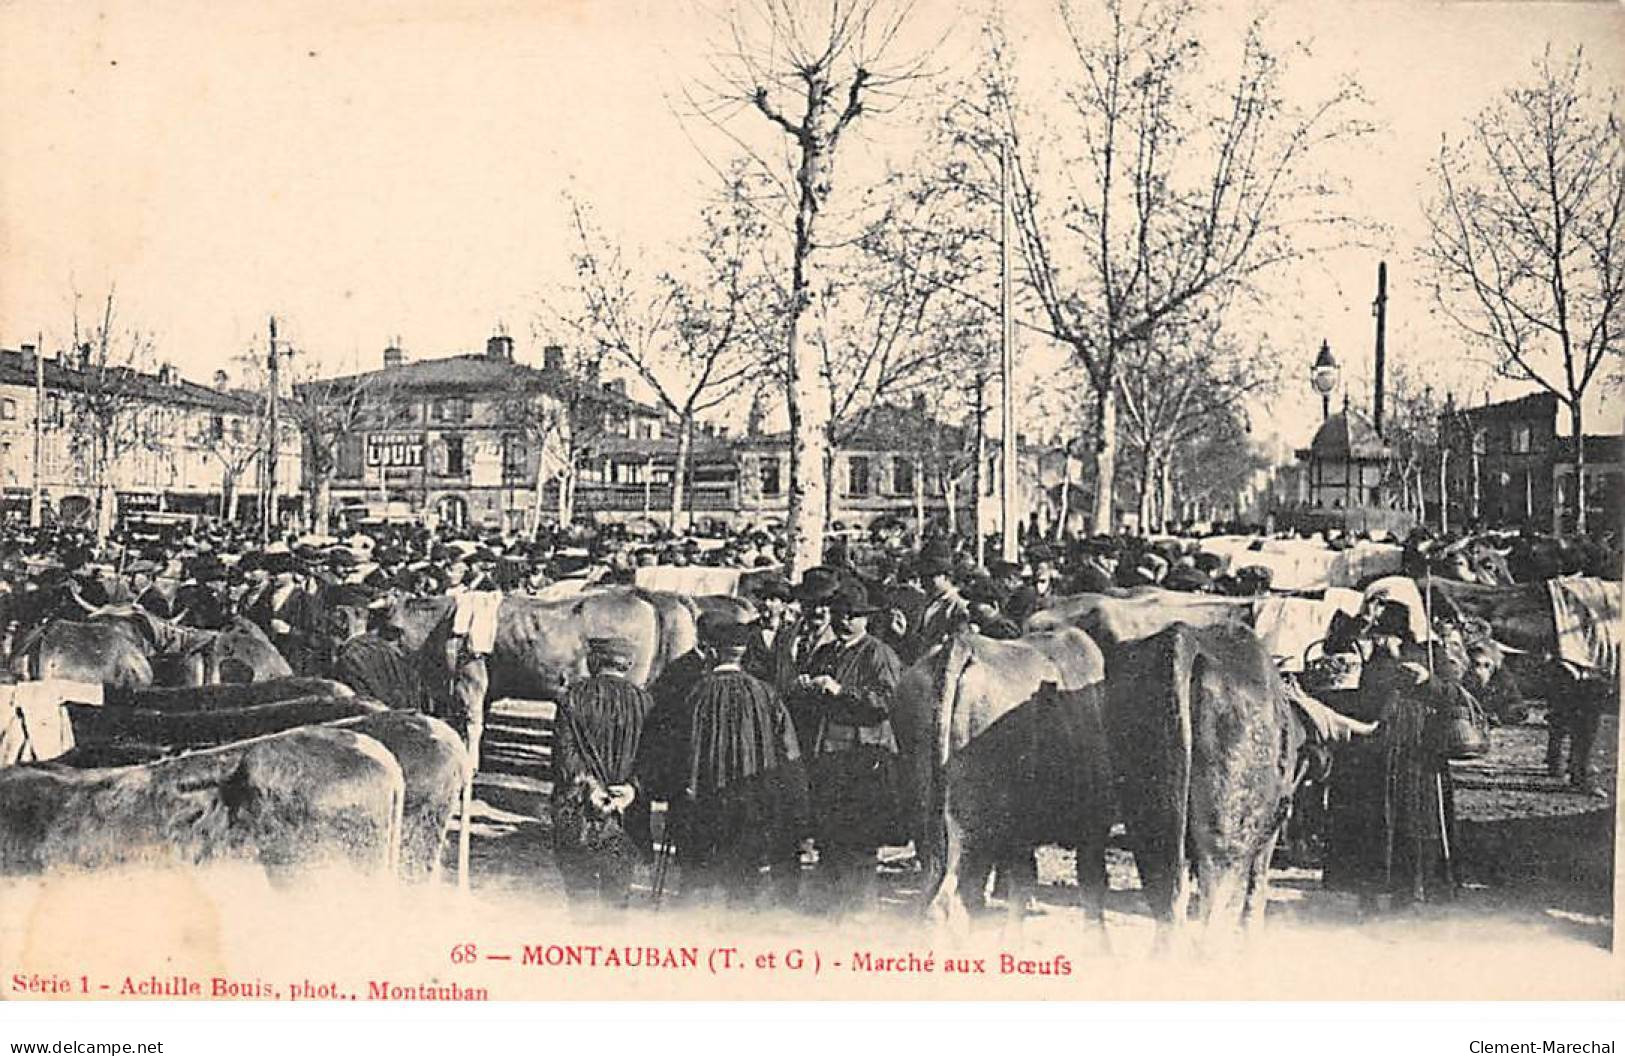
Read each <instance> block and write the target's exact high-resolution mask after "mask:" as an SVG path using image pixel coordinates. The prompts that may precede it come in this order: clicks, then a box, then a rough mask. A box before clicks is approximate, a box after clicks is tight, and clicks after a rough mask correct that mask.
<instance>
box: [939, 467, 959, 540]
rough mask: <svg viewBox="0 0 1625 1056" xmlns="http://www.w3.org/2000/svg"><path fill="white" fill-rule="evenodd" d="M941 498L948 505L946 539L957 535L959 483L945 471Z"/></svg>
mask: <svg viewBox="0 0 1625 1056" xmlns="http://www.w3.org/2000/svg"><path fill="white" fill-rule="evenodd" d="M942 497H943V499H944V501H946V502H947V503H948V538H950V539H952V538H953V537H954V536H956V535H958V534H959V482H958V481H957V480H955V479H954V478H953V477H952V476H951V475H949V473H948V472H947V471H944V473H943V475H942Z"/></svg>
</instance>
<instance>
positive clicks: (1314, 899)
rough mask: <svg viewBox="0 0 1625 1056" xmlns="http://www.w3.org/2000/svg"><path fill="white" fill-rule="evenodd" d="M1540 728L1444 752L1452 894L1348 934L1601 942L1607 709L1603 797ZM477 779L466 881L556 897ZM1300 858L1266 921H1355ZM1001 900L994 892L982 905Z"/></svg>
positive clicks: (531, 818)
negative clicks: (1563, 766)
mask: <svg viewBox="0 0 1625 1056" xmlns="http://www.w3.org/2000/svg"><path fill="white" fill-rule="evenodd" d="M1546 737H1547V730H1546V727H1545V725H1544V722H1543V721H1542V720H1541V719H1540V718H1539V717H1538V716H1537V717H1535V718H1534V719H1532V720H1531V721H1530V722H1529V723H1528V724H1525V725H1522V726H1513V727H1500V728H1497V729H1496V730H1494V731H1493V738H1492V750H1491V753H1490V755H1489V756H1488V757H1486V758H1485V759H1482V760H1475V761H1472V762H1465V763H1453V764H1451V765H1452V771H1453V774H1454V777H1455V782H1456V789H1457V792H1456V804H1457V813H1458V821H1459V824H1458V839H1459V846H1457V847H1455V848H1454V854H1455V861H1456V875H1457V878H1458V881H1459V882H1460V894H1459V896H1458V898H1457V899H1456V900H1455V901H1454V902H1453V903H1450V904H1445V905H1433V906H1425V907H1421V908H1419V909H1415V910H1410V911H1407V912H1406V913H1405V914H1403V915H1401V916H1396V917H1394V918H1393V919H1391V920H1387V919H1384V920H1378V921H1376V922H1371V921H1366V922H1364V923H1363V924H1362V927H1363V929H1364V930H1363V931H1362V934H1367V935H1369V934H1377V935H1379V936H1380V935H1382V934H1384V929H1391V932H1392V935H1393V936H1394V937H1396V938H1399V939H1403V937H1404V936H1405V935H1407V934H1410V933H1413V932H1414V931H1415V929H1417V928H1418V927H1423V928H1429V927H1437V928H1439V929H1442V930H1443V931H1444V932H1445V933H1452V932H1453V931H1455V930H1459V929H1461V928H1462V927H1464V926H1465V927H1469V928H1471V929H1473V930H1474V931H1475V932H1476V931H1482V930H1483V922H1487V921H1491V920H1493V921H1494V923H1495V926H1496V927H1497V928H1501V929H1511V932H1510V933H1516V934H1518V935H1527V934H1534V935H1538V936H1544V937H1549V938H1551V939H1553V940H1557V941H1559V942H1562V943H1573V942H1576V941H1577V942H1579V943H1581V944H1583V945H1585V946H1588V947H1592V948H1601V949H1607V948H1609V947H1610V945H1611V943H1612V936H1613V860H1614V859H1613V844H1614V795H1613V790H1614V789H1615V787H1616V775H1617V755H1618V752H1617V748H1618V724H1617V720H1616V718H1615V717H1613V716H1609V717H1607V718H1605V720H1604V723H1603V728H1602V731H1601V733H1600V734H1599V736H1598V743H1597V750H1596V753H1595V757H1594V758H1595V768H1596V771H1597V776H1598V783H1599V785H1600V786H1601V787H1603V788H1605V789H1608V790H1609V795H1608V796H1607V797H1606V798H1600V797H1593V796H1589V795H1583V794H1579V793H1575V792H1571V791H1569V790H1567V788H1566V787H1565V786H1564V784H1563V782H1562V781H1561V780H1559V779H1555V778H1549V777H1547V776H1546V770H1545V750H1546ZM477 787H480V788H481V794H480V796H479V798H478V799H477V800H476V802H475V810H474V822H473V825H472V827H471V851H472V855H471V863H472V868H471V873H472V877H473V886H474V889H475V891H476V893H478V892H479V891H481V890H486V891H490V892H491V893H492V894H493V895H500V896H501V897H504V898H507V897H519V898H522V899H525V900H527V901H528V900H535V901H536V902H538V903H544V904H551V905H554V906H557V905H559V904H560V903H562V901H563V899H564V891H563V888H562V885H561V883H560V880H559V877H558V873H557V870H556V869H555V868H554V865H553V860H552V858H553V856H552V851H551V846H550V839H549V833H548V830H547V827H546V824H545V821H544V820H541V818H543V817H545V813H546V812H545V809H542V808H543V804H542V802H541V801H540V799H539V798H534V797H526V796H523V795H516V794H514V793H513V792H512V791H511V790H505V789H493V788H486V787H484V786H477ZM454 836H455V834H454ZM453 846H455V839H454V840H453ZM1312 857H1313V856H1312V854H1311V855H1310V860H1300V861H1296V862H1291V861H1288V860H1287V856H1286V855H1285V854H1283V855H1281V856H1278V858H1277V868H1275V869H1273V870H1272V873H1271V876H1272V891H1271V900H1270V909H1269V916H1270V920H1271V921H1272V922H1273V923H1274V924H1275V925H1277V926H1286V927H1292V926H1295V925H1304V926H1310V927H1315V926H1332V927H1352V926H1354V925H1355V924H1356V923H1357V922H1359V921H1360V918H1358V917H1357V915H1356V912H1355V910H1356V907H1355V904H1354V900H1353V899H1352V898H1351V897H1349V896H1345V895H1342V894H1338V893H1333V892H1329V891H1326V890H1324V889H1323V888H1322V887H1321V884H1320V869H1319V867H1318V864H1317V863H1316V862H1314V861H1313V860H1312ZM881 859H882V864H881V875H882V892H883V906H884V911H885V913H886V915H887V916H888V917H889V918H890V919H891V921H892V922H893V923H895V924H897V925H898V926H906V925H907V922H908V921H910V920H911V919H913V915H914V914H915V913H917V909H916V906H917V903H918V898H919V873H918V869H917V868H916V866H915V864H914V861H913V856H912V853H911V851H910V850H909V849H908V848H888V849H884V850H883V851H882V854H881ZM652 874H653V869H652V867H651V866H650V865H643V866H640V867H639V868H638V871H637V874H636V885H635V893H634V904H635V905H637V906H641V907H642V908H645V909H647V908H650V907H651V906H652V901H653V900H652V881H653V876H652ZM815 875H816V870H815V868H812V867H808V868H807V869H805V871H804V874H803V878H802V879H803V891H804V893H810V892H811V891H812V890H813V889H814V885H815V879H814V878H815ZM1108 875H1109V879H1110V883H1111V892H1110V895H1109V898H1108V914H1107V922H1108V930H1109V931H1111V932H1114V933H1117V932H1121V933H1126V934H1130V935H1134V934H1137V933H1145V934H1149V931H1150V919H1149V917H1148V915H1147V913H1146V909H1145V905H1144V903H1143V901H1142V900H1141V899H1140V896H1139V879H1138V877H1137V876H1136V874H1135V871H1134V865H1133V858H1132V855H1131V854H1130V853H1129V851H1128V849H1127V847H1126V844H1125V843H1124V840H1123V837H1122V834H1121V831H1120V830H1119V831H1118V832H1117V833H1115V834H1114V840H1113V846H1112V848H1111V850H1110V851H1109V852H1108ZM1039 881H1040V890H1039V895H1038V898H1037V901H1036V904H1034V905H1032V906H1030V907H1029V909H1028V914H1027V916H1028V922H1027V925H1026V929H1027V932H1028V934H1035V933H1036V934H1037V935H1039V936H1042V935H1043V934H1044V932H1045V931H1046V930H1048V929H1049V928H1050V927H1052V926H1058V927H1062V928H1070V927H1073V926H1076V925H1078V924H1079V923H1080V922H1081V914H1080V913H1079V911H1078V908H1077V890H1076V885H1075V881H1074V879H1073V859H1072V854H1071V852H1069V851H1065V850H1062V849H1059V848H1045V849H1043V850H1042V851H1041V852H1040V853H1039ZM681 888H682V878H681V868H680V866H673V867H672V868H671V869H670V870H669V872H668V875H667V880H666V885H665V890H666V893H667V895H668V896H669V897H673V898H678V899H680V898H681ZM1001 908H1002V903H1001V902H999V901H998V899H997V898H995V899H994V900H993V901H992V903H991V909H993V910H995V911H997V910H999V909H1001ZM1002 916H1003V914H1002V913H990V914H989V917H990V918H995V917H1002ZM1530 929H1533V930H1532V931H1531V930H1530ZM1520 941H1522V940H1520ZM1119 945H1121V943H1119ZM1129 945H1130V946H1132V945H1133V942H1132V941H1131V942H1130V943H1129Z"/></svg>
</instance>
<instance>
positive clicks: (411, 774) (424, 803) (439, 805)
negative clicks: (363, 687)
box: [340, 711, 469, 879]
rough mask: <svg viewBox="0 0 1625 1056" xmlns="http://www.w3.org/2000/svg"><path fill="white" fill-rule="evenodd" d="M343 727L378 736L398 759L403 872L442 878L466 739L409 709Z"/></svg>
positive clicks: (465, 763) (463, 776)
mask: <svg viewBox="0 0 1625 1056" xmlns="http://www.w3.org/2000/svg"><path fill="white" fill-rule="evenodd" d="M340 725H341V726H342V727H343V728H344V729H348V730H353V731H355V732H356V733H361V734H365V735H366V736H368V737H371V738H373V739H374V740H377V741H378V742H379V743H381V744H382V745H383V746H384V747H385V748H388V749H389V751H390V753H391V754H392V755H394V756H395V759H396V761H397V762H399V763H400V765H401V771H402V773H403V774H404V775H405V779H406V799H405V804H404V814H403V823H402V826H401V874H402V875H403V876H405V877H406V878H408V879H424V878H428V879H435V878H438V877H439V876H440V863H441V858H442V855H443V853H444V851H445V847H446V834H447V832H448V831H449V830H450V827H451V816H452V812H453V811H455V810H456V809H457V806H458V803H459V801H460V798H461V793H462V790H463V785H464V784H465V783H466V782H467V780H468V776H469V774H468V769H469V756H468V752H467V750H466V749H465V748H464V747H463V741H462V738H460V737H458V736H457V732H456V731H455V730H453V729H452V728H451V727H450V726H448V725H446V724H445V723H444V722H441V721H440V720H439V719H434V718H430V717H429V716H427V715H419V714H416V713H414V712H409V711H385V712H382V713H380V714H376V715H369V716H366V717H364V718H360V719H354V720H351V721H349V722H345V723H342V724H340Z"/></svg>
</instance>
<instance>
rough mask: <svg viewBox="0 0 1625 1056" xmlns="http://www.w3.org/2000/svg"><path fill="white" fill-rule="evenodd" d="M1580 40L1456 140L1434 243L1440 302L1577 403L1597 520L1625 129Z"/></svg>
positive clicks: (1612, 350) (1613, 347)
mask: <svg viewBox="0 0 1625 1056" xmlns="http://www.w3.org/2000/svg"><path fill="white" fill-rule="evenodd" d="M1588 79H1589V70H1588V65H1587V63H1586V61H1585V58H1584V56H1583V55H1582V53H1581V52H1580V51H1578V50H1576V51H1575V53H1574V54H1573V55H1572V56H1571V57H1570V58H1569V59H1568V60H1567V61H1563V60H1560V59H1557V58H1555V57H1554V56H1553V55H1552V53H1551V51H1550V50H1548V51H1547V52H1546V53H1545V54H1543V55H1542V56H1541V58H1540V59H1538V60H1537V61H1536V62H1535V63H1534V73H1533V77H1532V78H1531V79H1530V80H1529V81H1528V82H1527V83H1524V84H1521V85H1518V86H1515V87H1512V88H1509V89H1507V90H1506V91H1505V92H1504V93H1502V95H1501V97H1500V98H1499V99H1498V100H1496V101H1495V102H1494V103H1492V104H1491V105H1490V106H1489V107H1488V108H1486V109H1485V110H1484V111H1483V112H1481V113H1480V114H1479V115H1478V116H1477V117H1476V118H1475V119H1474V120H1473V122H1472V123H1471V126H1470V127H1469V129H1468V132H1467V134H1466V136H1465V137H1463V138H1462V139H1461V140H1459V141H1457V142H1454V143H1452V142H1448V141H1447V142H1445V143H1444V144H1443V145H1442V146H1441V147H1440V149H1439V156H1438V158H1437V160H1436V161H1435V163H1434V175H1435V178H1436V180H1437V184H1438V186H1437V191H1436V193H1435V195H1434V198H1433V200H1432V201H1431V202H1430V203H1429V206H1428V209H1427V217H1428V224H1429V230H1430V235H1431V238H1430V240H1429V242H1428V244H1427V245H1426V246H1425V247H1424V249H1423V253H1424V256H1425V258H1426V260H1427V261H1428V263H1429V264H1430V265H1431V267H1432V271H1433V276H1434V290H1435V294H1436V299H1437V301H1438V304H1439V306H1440V309H1441V310H1442V311H1443V312H1444V313H1445V314H1446V315H1447V316H1448V317H1449V318H1450V319H1452V320H1453V321H1454V322H1455V323H1456V324H1457V325H1458V326H1459V327H1460V328H1461V329H1462V330H1463V331H1464V332H1465V333H1466V334H1467V335H1468V336H1469V338H1470V339H1471V340H1473V341H1474V342H1475V343H1476V344H1478V345H1479V346H1481V347H1483V348H1485V349H1487V350H1489V352H1490V353H1491V354H1492V355H1493V356H1494V359H1495V362H1496V365H1497V369H1498V371H1499V372H1500V373H1501V374H1503V375H1504V376H1506V377H1509V378H1514V379H1517V380H1520V381H1529V382H1533V383H1534V384H1536V385H1539V386H1540V387H1541V388H1543V389H1545V390H1546V391H1547V392H1550V393H1552V394H1553V395H1555V396H1556V397H1557V398H1558V399H1559V400H1560V401H1561V402H1562V403H1563V405H1564V406H1565V407H1567V408H1568V412H1569V425H1570V430H1571V432H1572V433H1573V434H1574V445H1575V469H1576V479H1575V486H1576V497H1577V502H1576V505H1577V508H1578V509H1577V520H1576V527H1577V529H1578V530H1579V531H1581V532H1584V531H1585V530H1586V502H1585V442H1584V438H1585V428H1584V426H1585V412H1584V409H1583V403H1584V400H1585V396H1586V393H1587V392H1588V391H1590V389H1591V384H1592V382H1593V380H1595V379H1596V377H1597V376H1598V373H1599V371H1603V372H1604V374H1606V373H1607V372H1606V371H1604V367H1605V365H1609V364H1612V363H1615V362H1617V359H1618V357H1619V354H1620V350H1621V342H1620V327H1621V319H1620V301H1621V297H1622V296H1625V241H1622V234H1625V232H1622V228H1625V132H1622V129H1621V125H1620V119H1619V115H1618V113H1617V111H1616V107H1617V101H1618V97H1617V94H1616V93H1614V92H1608V93H1607V94H1606V95H1604V94H1600V93H1598V92H1597V91H1595V90H1593V89H1592V88H1591V87H1590V86H1589V85H1588Z"/></svg>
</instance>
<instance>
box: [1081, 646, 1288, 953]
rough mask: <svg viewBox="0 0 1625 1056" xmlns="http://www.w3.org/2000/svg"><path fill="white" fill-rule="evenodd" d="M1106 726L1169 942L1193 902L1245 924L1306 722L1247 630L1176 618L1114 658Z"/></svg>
mask: <svg viewBox="0 0 1625 1056" xmlns="http://www.w3.org/2000/svg"><path fill="white" fill-rule="evenodd" d="M1105 715H1106V727H1107V735H1108V739H1109V742H1110V745H1111V753H1112V761H1113V765H1114V772H1115V774H1116V777H1117V795H1118V802H1119V803H1120V804H1121V805H1122V808H1123V812H1124V816H1125V821H1126V826H1127V830H1128V836H1129V841H1130V845H1131V846H1132V848H1133V851H1134V863H1135V867H1136V869H1137V870H1138V871H1139V874H1140V883H1141V886H1142V887H1143V889H1144V891H1145V897H1146V900H1147V902H1148V903H1149V905H1150V909H1151V912H1152V915H1153V917H1154V918H1155V919H1156V921H1157V926H1158V945H1159V947H1162V948H1166V947H1167V946H1168V944H1169V942H1170V940H1171V939H1172V938H1173V937H1174V936H1175V935H1177V934H1178V933H1179V931H1180V930H1181V929H1182V928H1183V926H1184V924H1185V922H1186V920H1187V918H1188V910H1189V902H1190V895H1191V877H1190V873H1191V870H1192V869H1194V871H1195V874H1196V886H1197V890H1198V892H1199V894H1200V903H1199V908H1200V915H1201V918H1202V921H1203V923H1204V925H1205V927H1206V928H1207V929H1210V930H1211V929H1213V928H1215V927H1216V926H1223V925H1226V924H1234V925H1237V926H1238V927H1240V926H1245V927H1247V928H1249V929H1250V928H1251V927H1253V926H1256V925H1257V924H1258V923H1260V922H1261V921H1262V920H1263V916H1264V909H1265V905H1266V904H1267V902H1268V880H1269V865H1270V859H1271V857H1272V855H1273V853H1274V850H1275V845H1276V842H1277V841H1278V839H1279V838H1280V833H1281V830H1282V827H1283V825H1284V823H1285V821H1286V817H1287V812H1288V809H1289V804H1290V802H1291V797H1292V793H1293V789H1294V786H1295V784H1296V781H1297V779H1298V777H1299V776H1300V775H1299V767H1298V757H1299V753H1300V750H1301V748H1302V746H1303V743H1304V737H1305V733H1304V727H1303V725H1302V724H1301V723H1299V722H1296V721H1294V716H1293V712H1292V708H1291V705H1290V704H1289V703H1288V701H1287V698H1286V693H1285V690H1284V687H1283V686H1282V684H1281V679H1280V676H1279V674H1277V672H1276V669H1275V665H1274V663H1273V662H1272V661H1271V658H1270V656H1269V654H1268V653H1267V652H1266V651H1265V649H1264V648H1263V646H1262V644H1261V643H1260V642H1259V641H1258V639H1257V638H1256V637H1255V636H1254V635H1253V634H1252V633H1251V632H1249V631H1247V630H1246V629H1245V628H1237V627H1232V626H1226V625H1220V626H1214V627H1191V626H1189V625H1187V624H1184V623H1180V622H1174V623H1172V624H1170V625H1169V626H1167V627H1165V628H1163V629H1162V630H1160V631H1158V632H1156V633H1154V634H1152V635H1151V636H1150V637H1148V638H1144V639H1142V640H1139V641H1133V642H1127V643H1124V644H1121V645H1119V646H1118V647H1117V648H1116V650H1115V655H1111V656H1110V675H1109V677H1108V680H1107V689H1106V706H1105Z"/></svg>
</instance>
